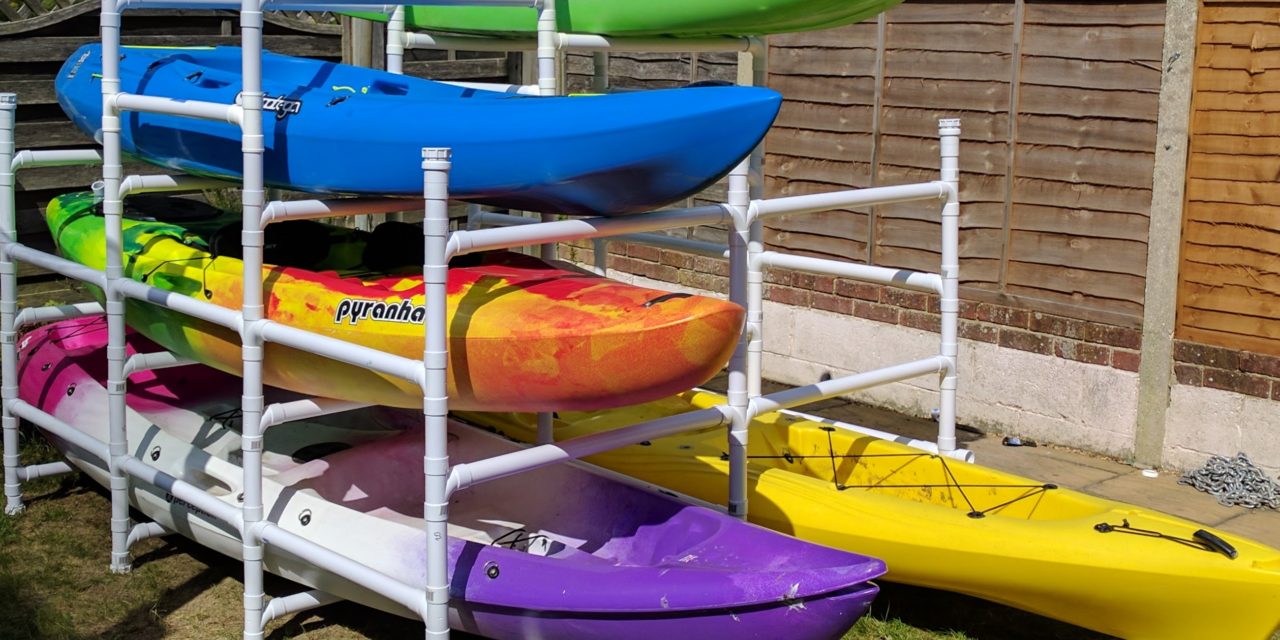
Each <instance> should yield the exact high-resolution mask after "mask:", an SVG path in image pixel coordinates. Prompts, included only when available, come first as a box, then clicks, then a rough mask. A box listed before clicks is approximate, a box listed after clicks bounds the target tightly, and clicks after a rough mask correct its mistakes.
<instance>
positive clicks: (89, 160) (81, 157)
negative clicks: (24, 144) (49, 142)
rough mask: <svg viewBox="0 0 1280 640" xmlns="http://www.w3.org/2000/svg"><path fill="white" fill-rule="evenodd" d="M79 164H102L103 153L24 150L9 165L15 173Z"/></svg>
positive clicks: (87, 150) (84, 150)
mask: <svg viewBox="0 0 1280 640" xmlns="http://www.w3.org/2000/svg"><path fill="white" fill-rule="evenodd" d="M78 164H102V153H101V152H99V151H98V150H96V149H55V150H52V151H33V150H30V149H23V150H22V151H19V152H17V153H15V154H14V155H13V161H12V162H10V163H9V165H10V167H12V169H13V171H18V170H19V169H34V168H36V167H68V166H74V165H78Z"/></svg>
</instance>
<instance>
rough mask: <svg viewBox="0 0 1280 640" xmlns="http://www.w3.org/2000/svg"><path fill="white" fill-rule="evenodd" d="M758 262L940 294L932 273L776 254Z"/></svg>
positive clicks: (765, 254)
mask: <svg viewBox="0 0 1280 640" xmlns="http://www.w3.org/2000/svg"><path fill="white" fill-rule="evenodd" d="M760 262H761V264H762V265H763V266H767V267H782V268H784V269H794V270H797V271H807V272H810V273H821V274H825V275H832V276H839V277H842V278H849V279H851V280H861V281H863V282H874V283H877V284H885V285H890V286H894V287H901V288H903V289H914V290H916V291H924V292H926V293H937V294H941V293H942V277H941V276H939V275H937V274H934V273H923V272H920V271H910V270H907V269H891V268H889V267H877V266H875V265H868V264H856V263H853V262H840V261H837V260H826V259H823V258H809V257H806V256H793V255H788V254H785V253H778V252H776V251H765V252H763V253H761V254H760Z"/></svg>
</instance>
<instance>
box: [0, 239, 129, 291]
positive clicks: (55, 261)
mask: <svg viewBox="0 0 1280 640" xmlns="http://www.w3.org/2000/svg"><path fill="white" fill-rule="evenodd" d="M4 250H5V251H6V252H7V253H8V255H9V257H10V258H12V259H14V260H17V261H20V262H25V263H27V264H31V265H35V266H37V267H40V268H41V269H44V270H45V271H52V272H54V273H56V274H58V275H62V276H66V277H68V278H71V279H72V280H79V281H81V282H86V283H88V284H91V285H93V286H95V287H98V288H99V289H104V288H106V286H107V276H106V274H104V273H102V272H101V271H98V270H97V269H90V268H89V267H86V266H84V265H82V264H80V263H78V262H72V261H70V260H67V259H65V258H59V257H58V256H55V255H52V254H48V253H45V252H43V251H39V250H36V249H32V248H31V247H28V246H26V245H21V244H18V243H16V242H15V243H12V244H9V245H8V246H6V247H5V249H4Z"/></svg>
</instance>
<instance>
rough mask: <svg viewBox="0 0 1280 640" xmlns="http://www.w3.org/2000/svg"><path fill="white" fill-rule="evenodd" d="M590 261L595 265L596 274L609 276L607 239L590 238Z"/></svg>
mask: <svg viewBox="0 0 1280 640" xmlns="http://www.w3.org/2000/svg"><path fill="white" fill-rule="evenodd" d="M591 261H592V262H593V263H595V268H596V273H597V274H599V275H602V276H607V275H609V239H608V238H592V239H591Z"/></svg>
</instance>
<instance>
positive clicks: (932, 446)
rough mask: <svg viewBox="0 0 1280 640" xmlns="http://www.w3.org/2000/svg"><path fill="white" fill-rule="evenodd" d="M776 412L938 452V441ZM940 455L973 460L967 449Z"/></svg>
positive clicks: (785, 410)
mask: <svg viewBox="0 0 1280 640" xmlns="http://www.w3.org/2000/svg"><path fill="white" fill-rule="evenodd" d="M778 413H781V414H782V415H785V416H791V417H793V418H798V419H800V420H808V421H810V422H820V423H822V424H825V425H828V426H832V427H835V428H837V429H840V430H841V431H852V432H854V433H860V434H862V435H866V436H871V437H873V438H879V439H881V440H889V441H891V442H896V443H898V444H905V445H907V446H908V447H911V448H913V449H920V450H921V451H927V452H929V453H938V443H936V442H932V441H930V440H917V439H915V438H908V437H907V436H903V435H898V434H896V433H889V432H888V431H881V430H879V429H872V428H871V427H864V426H861V425H856V424H849V423H848V422H840V421H839V420H831V419H829V418H822V417H819V416H815V415H810V414H807V413H802V412H799V411H792V410H791V409H782V410H780V411H778ZM942 455H945V456H946V457H948V458H955V459H956V460H963V461H965V462H973V460H974V454H973V452H972V451H970V450H968V449H952V450H951V451H948V452H946V453H945V454H942Z"/></svg>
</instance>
